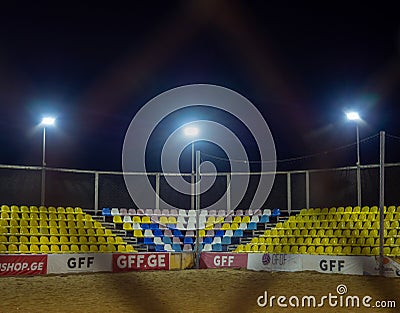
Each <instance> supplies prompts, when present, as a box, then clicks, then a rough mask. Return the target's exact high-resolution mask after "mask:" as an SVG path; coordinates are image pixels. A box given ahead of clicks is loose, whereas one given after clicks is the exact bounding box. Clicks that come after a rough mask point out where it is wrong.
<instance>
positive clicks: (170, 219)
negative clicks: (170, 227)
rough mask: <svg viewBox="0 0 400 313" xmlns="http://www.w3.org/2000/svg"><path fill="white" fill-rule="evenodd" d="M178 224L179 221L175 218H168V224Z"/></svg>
mask: <svg viewBox="0 0 400 313" xmlns="http://www.w3.org/2000/svg"><path fill="white" fill-rule="evenodd" d="M149 219H150V218H149ZM150 223H151V221H150ZM176 223H177V220H176V217H175V216H169V217H168V224H176Z"/></svg>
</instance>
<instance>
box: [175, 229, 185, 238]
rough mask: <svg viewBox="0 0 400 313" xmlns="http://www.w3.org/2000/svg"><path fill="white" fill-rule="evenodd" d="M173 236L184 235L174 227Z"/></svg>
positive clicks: (180, 236)
mask: <svg viewBox="0 0 400 313" xmlns="http://www.w3.org/2000/svg"><path fill="white" fill-rule="evenodd" d="M174 237H178V238H183V237H184V236H183V235H182V233H181V231H180V230H179V229H174Z"/></svg>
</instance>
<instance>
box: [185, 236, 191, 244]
mask: <svg viewBox="0 0 400 313" xmlns="http://www.w3.org/2000/svg"><path fill="white" fill-rule="evenodd" d="M183 243H184V244H187V243H189V244H193V238H192V237H185V239H183Z"/></svg>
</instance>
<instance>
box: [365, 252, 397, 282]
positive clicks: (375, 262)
mask: <svg viewBox="0 0 400 313" xmlns="http://www.w3.org/2000/svg"><path fill="white" fill-rule="evenodd" d="M379 265H380V259H379V256H371V257H369V260H368V262H365V263H364V275H380V269H379ZM383 275H384V276H386V277H400V258H396V257H393V258H388V257H384V258H383Z"/></svg>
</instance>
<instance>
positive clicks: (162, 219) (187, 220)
mask: <svg viewBox="0 0 400 313" xmlns="http://www.w3.org/2000/svg"><path fill="white" fill-rule="evenodd" d="M250 222H254V223H259V222H260V223H268V222H269V216H267V215H261V216H258V215H253V216H248V215H245V216H233V217H232V216H227V217H224V216H216V217H215V216H208V217H206V216H200V217H199V223H200V224H201V223H203V224H218V223H246V224H248V223H250ZM113 223H115V224H122V223H142V224H150V223H160V224H178V223H181V224H184V225H186V224H191V223H192V224H195V223H196V217H195V216H190V217H184V216H178V217H175V216H172V215H171V216H153V217H150V216H147V215H146V216H142V217H141V216H132V217H131V216H129V215H125V216H121V215H114V216H113Z"/></svg>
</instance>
